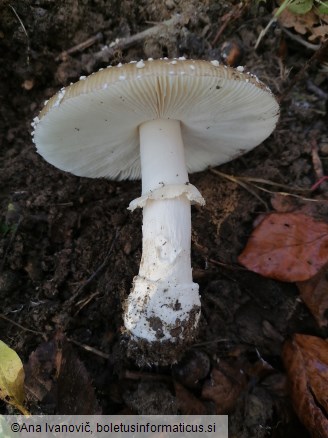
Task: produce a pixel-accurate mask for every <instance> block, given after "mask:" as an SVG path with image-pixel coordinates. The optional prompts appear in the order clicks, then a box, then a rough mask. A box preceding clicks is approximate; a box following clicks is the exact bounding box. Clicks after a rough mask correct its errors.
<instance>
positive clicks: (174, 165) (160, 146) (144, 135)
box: [140, 119, 189, 195]
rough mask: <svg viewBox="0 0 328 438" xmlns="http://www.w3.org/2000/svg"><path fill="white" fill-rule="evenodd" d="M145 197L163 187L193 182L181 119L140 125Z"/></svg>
mask: <svg viewBox="0 0 328 438" xmlns="http://www.w3.org/2000/svg"><path fill="white" fill-rule="evenodd" d="M140 159H141V174H142V194H143V195H145V194H146V193H148V192H151V191H153V190H156V189H157V188H159V187H162V186H163V185H168V184H185V183H187V182H188V181H189V179H188V172H187V168H186V161H185V155H184V147H183V142H182V137H181V129H180V122H179V121H178V120H162V119H158V120H153V121H152V122H147V123H143V124H142V125H141V126H140Z"/></svg>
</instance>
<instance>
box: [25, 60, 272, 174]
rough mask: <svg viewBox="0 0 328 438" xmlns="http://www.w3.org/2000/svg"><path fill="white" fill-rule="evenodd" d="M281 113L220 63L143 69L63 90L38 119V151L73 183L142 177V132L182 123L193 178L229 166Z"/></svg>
mask: <svg viewBox="0 0 328 438" xmlns="http://www.w3.org/2000/svg"><path fill="white" fill-rule="evenodd" d="M278 113H279V105H278V103H277V102H276V100H275V98H274V96H273V95H272V93H271V92H270V90H269V89H268V88H267V87H266V86H265V85H264V84H263V83H261V82H260V81H259V80H258V79H257V78H256V77H255V76H253V75H250V74H248V73H243V72H241V71H238V70H234V69H232V68H229V67H226V66H223V65H220V64H219V63H218V62H217V61H212V62H208V61H193V60H184V59H176V60H167V59H166V60H156V61H140V62H138V63H130V64H126V65H122V64H120V65H118V66H117V67H113V68H107V69H103V70H101V71H99V72H97V73H94V74H92V75H90V76H89V77H87V78H85V77H83V78H81V80H80V81H78V82H77V83H75V84H73V85H70V86H68V87H67V88H65V89H62V90H60V91H59V92H58V93H57V94H56V95H55V96H54V97H52V98H51V99H50V100H49V102H47V103H46V105H45V107H44V108H43V110H42V111H41V113H40V115H39V117H38V118H36V119H35V123H34V124H33V127H34V128H35V132H34V143H35V144H36V148H37V151H38V152H39V153H40V155H42V156H43V157H44V158H45V159H46V160H47V161H48V162H50V163H51V164H53V165H54V166H56V167H58V168H60V169H62V170H65V171H69V172H71V173H73V174H75V175H79V176H88V177H107V178H111V179H117V180H121V179H137V178H140V177H141V169H140V158H139V129H138V128H139V126H140V125H141V124H142V123H144V122H147V121H151V120H155V119H175V120H179V121H180V122H181V133H182V138H183V143H184V145H185V156H186V164H187V169H188V172H197V171H201V170H203V169H205V168H206V167H208V166H209V165H211V166H215V165H219V164H221V163H224V162H226V161H229V160H231V159H233V158H235V157H237V156H239V155H241V154H243V153H245V152H247V151H248V150H250V149H252V148H253V147H255V146H257V145H258V144H260V143H261V142H262V141H263V140H264V139H265V138H266V137H268V136H269V135H270V133H271V132H272V131H273V129H274V128H275V125H276V123H277V120H278Z"/></svg>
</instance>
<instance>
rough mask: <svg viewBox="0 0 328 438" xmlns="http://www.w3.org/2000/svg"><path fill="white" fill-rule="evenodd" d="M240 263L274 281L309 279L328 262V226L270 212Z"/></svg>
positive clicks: (306, 218) (300, 216) (242, 255)
mask: <svg viewBox="0 0 328 438" xmlns="http://www.w3.org/2000/svg"><path fill="white" fill-rule="evenodd" d="M238 261H239V263H240V264H242V265H243V266H245V267H246V268H248V269H249V270H251V271H254V272H257V273H258V274H261V275H263V276H264V277H270V278H273V279H275V280H280V281H289V282H294V281H305V280H308V279H309V278H311V277H313V276H314V275H316V274H317V272H318V271H319V270H320V269H321V268H322V267H323V266H324V265H325V264H326V263H327V262H328V224H326V223H325V222H319V221H315V220H314V219H313V218H311V217H310V216H307V215H304V214H296V213H270V214H268V215H267V216H266V217H265V218H264V219H263V220H262V221H261V223H260V224H259V225H258V226H257V227H256V228H255V230H254V231H253V232H252V235H251V237H250V238H249V240H248V242H247V245H246V247H245V249H244V250H243V252H242V253H241V254H240V256H239V257H238Z"/></svg>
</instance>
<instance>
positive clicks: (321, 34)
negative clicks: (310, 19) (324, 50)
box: [309, 24, 328, 41]
mask: <svg viewBox="0 0 328 438" xmlns="http://www.w3.org/2000/svg"><path fill="white" fill-rule="evenodd" d="M311 31H312V35H311V36H310V37H309V40H310V41H314V40H316V39H317V38H319V39H321V40H323V39H325V38H327V36H328V25H327V24H326V25H322V26H316V27H313V28H312V29H311Z"/></svg>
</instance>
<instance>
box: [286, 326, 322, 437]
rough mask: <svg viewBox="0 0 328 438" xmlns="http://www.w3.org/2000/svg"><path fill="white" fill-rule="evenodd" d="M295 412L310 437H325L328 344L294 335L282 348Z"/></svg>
mask: <svg viewBox="0 0 328 438" xmlns="http://www.w3.org/2000/svg"><path fill="white" fill-rule="evenodd" d="M283 360H284V364H285V367H286V371H287V375H288V379H289V383H290V391H291V397H292V401H293V405H294V409H295V411H296V413H297V415H298V417H299V418H300V420H301V421H302V423H303V424H304V425H305V426H306V427H307V429H309V431H310V432H311V434H312V436H313V437H316V438H327V437H328V342H327V341H325V340H323V339H320V338H316V337H314V336H306V335H299V334H296V335H294V336H293V339H292V340H290V341H287V342H286V343H285V345H284V348H283Z"/></svg>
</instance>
